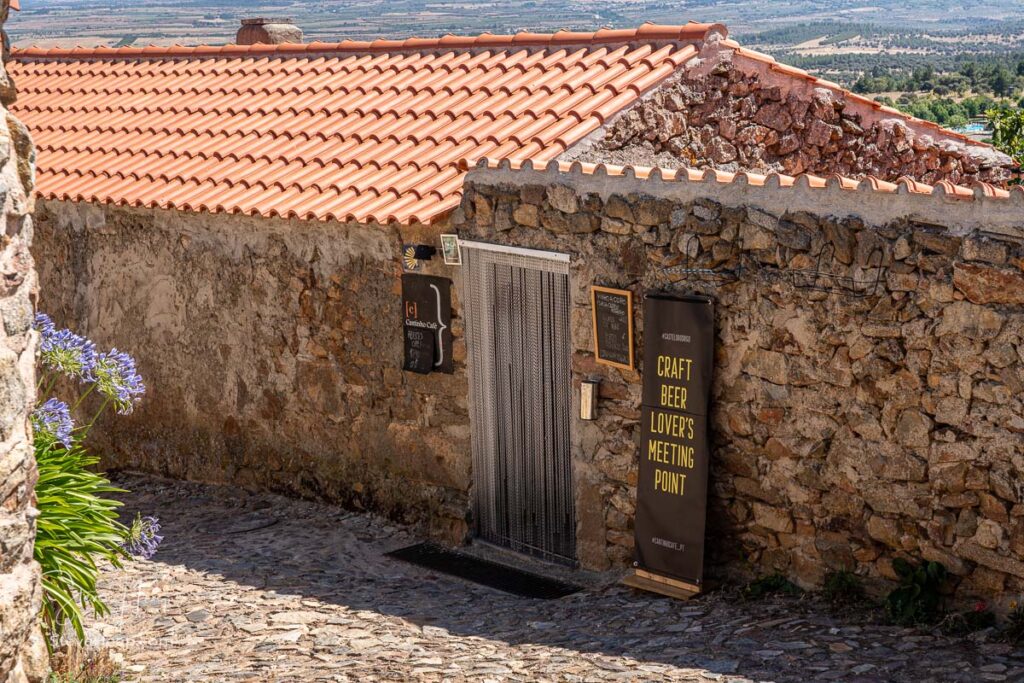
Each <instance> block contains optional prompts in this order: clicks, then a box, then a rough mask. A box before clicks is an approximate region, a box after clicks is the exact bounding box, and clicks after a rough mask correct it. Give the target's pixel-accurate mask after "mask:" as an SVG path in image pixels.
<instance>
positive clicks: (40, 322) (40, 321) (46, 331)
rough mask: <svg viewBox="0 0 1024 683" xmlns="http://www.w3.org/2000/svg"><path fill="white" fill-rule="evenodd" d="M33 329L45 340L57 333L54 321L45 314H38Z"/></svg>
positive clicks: (33, 322)
mask: <svg viewBox="0 0 1024 683" xmlns="http://www.w3.org/2000/svg"><path fill="white" fill-rule="evenodd" d="M32 329H33V330H36V331H37V332H39V333H40V334H41V335H42V337H43V339H46V338H47V337H49V336H51V335H52V334H53V333H54V332H56V331H57V328H56V326H55V325H54V324H53V321H52V320H50V316H48V315H46V314H45V313H36V317H35V319H34V320H33V321H32Z"/></svg>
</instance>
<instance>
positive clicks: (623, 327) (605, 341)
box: [590, 287, 633, 370]
mask: <svg viewBox="0 0 1024 683" xmlns="http://www.w3.org/2000/svg"><path fill="white" fill-rule="evenodd" d="M590 303H591V307H592V310H593V316H594V357H595V358H596V360H597V362H598V363H604V364H605V365H612V366H614V367H618V368H625V369H628V370H632V369H633V293H632V292H630V291H629V290H625V289H609V288H608V287H591V288H590Z"/></svg>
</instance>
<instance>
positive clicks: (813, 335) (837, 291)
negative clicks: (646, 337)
mask: <svg viewBox="0 0 1024 683" xmlns="http://www.w3.org/2000/svg"><path fill="white" fill-rule="evenodd" d="M1022 199H1024V193H1015V195H1014V198H1013V199H1010V200H987V199H977V200H974V201H957V200H953V199H951V198H948V197H942V196H924V195H913V194H890V193H874V192H868V193H866V192H855V191H848V190H841V189H839V188H838V187H832V188H828V189H810V188H808V187H806V186H804V185H802V184H798V186H797V187H794V188H786V189H780V188H771V187H755V186H750V185H746V184H744V183H738V182H737V183H733V184H721V183H716V182H714V181H710V180H709V181H705V182H666V181H661V180H660V179H657V178H655V179H651V180H646V181H645V180H638V179H634V178H632V177H614V178H609V177H606V176H604V175H599V176H587V175H584V174H582V173H579V172H572V173H559V172H558V171H557V170H549V171H543V172H542V171H533V170H520V171H512V170H509V169H507V168H504V169H499V170H493V169H492V170H475V171H473V172H472V173H471V174H470V176H469V180H468V184H467V192H466V195H465V198H464V201H463V204H462V207H461V208H460V209H459V210H457V211H456V214H455V215H454V216H453V217H452V222H453V226H454V227H455V228H456V229H457V230H458V231H459V233H460V234H461V235H462V236H463V237H464V238H471V239H481V240H487V241H492V242H500V243H505V244H510V245H516V246H521V247H534V248H540V249H550V250H555V251H560V252H565V253H569V254H571V255H572V270H571V280H572V285H571V287H572V291H573V304H574V310H573V345H574V349H575V352H574V359H573V367H574V377H575V381H576V383H578V382H579V380H580V379H581V378H583V377H585V376H595V375H596V376H600V377H601V379H602V381H601V384H600V395H601V400H600V404H599V408H598V412H599V417H598V420H597V421H595V422H580V421H575V422H574V425H573V437H572V438H573V453H574V459H575V462H574V475H575V477H576V486H577V510H578V515H579V517H580V522H579V535H580V544H579V546H580V553H581V560H582V561H583V564H584V565H585V566H589V567H591V568H596V569H600V568H606V567H610V566H615V567H622V566H625V565H626V563H627V562H628V561H629V560H630V559H631V558H632V545H633V536H632V519H633V514H634V501H635V482H636V476H637V469H636V468H637V457H638V456H637V453H638V440H639V431H640V430H639V424H638V421H639V415H640V413H639V407H640V374H639V373H638V372H632V371H623V370H617V369H613V368H609V367H607V366H603V365H597V364H595V362H594V358H593V340H592V336H591V323H590V320H591V318H590V316H591V312H590V302H589V293H588V292H589V287H590V285H591V284H602V285H608V286H615V287H624V288H629V289H631V290H633V291H634V293H635V296H636V297H637V300H638V301H639V300H640V297H642V295H643V293H644V292H646V291H649V290H651V289H667V290H669V291H677V292H683V291H700V292H704V293H708V294H711V295H712V296H713V297H714V298H715V303H716V313H717V319H716V332H717V338H718V344H717V348H716V355H715V358H716V367H715V377H714V387H713V414H712V425H713V432H714V435H713V439H714V452H713V456H712V482H711V488H710V496H709V497H710V512H709V529H708V535H707V539H708V540H707V544H708V551H709V553H710V560H709V562H710V564H711V565H712V567H711V569H712V572H713V573H714V572H720V571H722V570H723V568H724V569H727V570H730V571H731V570H743V569H744V568H747V569H748V570H749V569H756V570H758V571H773V570H778V571H781V572H784V573H785V574H787V575H789V576H790V577H792V578H793V579H794V580H796V581H797V582H799V583H800V584H802V585H804V586H813V585H820V582H821V580H822V578H823V575H824V573H825V572H826V571H828V570H830V569H841V568H845V569H850V570H854V571H856V572H857V573H858V574H860V575H862V576H864V577H867V578H868V579H869V580H870V583H871V584H872V585H875V586H878V587H881V586H883V585H884V584H885V582H886V581H888V580H892V579H894V573H893V570H892V565H891V563H892V560H893V559H894V558H896V557H910V558H917V559H920V558H927V559H931V560H938V561H940V562H942V563H943V564H945V565H946V566H947V567H948V568H949V569H950V571H951V572H952V573H953V574H954V575H955V577H957V581H958V582H959V588H960V593H959V594H960V595H961V596H967V595H985V596H988V597H992V596H998V595H1001V594H1006V595H1013V594H1020V593H1021V592H1024V475H1022V472H1024V451H1022V449H1021V439H1022V433H1024V401H1022V397H1024V272H1022V269H1024V243H1022V241H1021V239H1020V236H1021V235H1024V201H1022ZM985 231H988V232H985ZM995 233H1000V234H995ZM673 266H680V267H688V268H692V267H697V268H706V269H711V270H713V271H715V272H716V275H715V276H714V277H715V278H716V279H715V281H704V280H697V279H692V278H691V279H681V276H680V275H678V274H675V275H673V274H672V271H671V270H666V269H667V268H668V269H671V268H672V267H673ZM816 271H824V274H821V275H817V276H814V275H810V274H809V273H811V272H816ZM811 285H814V286H811ZM635 315H636V318H637V321H636V322H637V328H638V337H639V339H638V342H637V351H638V352H641V351H642V348H643V347H642V335H643V320H642V319H641V315H640V307H639V306H637V309H636V312H635ZM642 366H643V359H642V357H641V358H640V360H639V367H641V368H642Z"/></svg>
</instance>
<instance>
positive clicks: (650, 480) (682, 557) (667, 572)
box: [634, 294, 714, 590]
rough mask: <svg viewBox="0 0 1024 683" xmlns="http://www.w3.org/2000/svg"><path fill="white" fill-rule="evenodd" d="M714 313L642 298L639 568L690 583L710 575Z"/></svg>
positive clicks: (686, 300) (672, 300)
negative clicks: (706, 560) (708, 534)
mask: <svg viewBox="0 0 1024 683" xmlns="http://www.w3.org/2000/svg"><path fill="white" fill-rule="evenodd" d="M713 351H714V307H713V305H712V303H711V300H710V299H708V298H707V297H702V296H672V295H666V294H648V295H647V296H645V297H644V366H643V394H642V396H643V403H642V406H641V417H640V419H641V425H640V427H641V434H640V463H639V465H640V466H639V473H638V475H639V476H638V481H637V505H636V519H635V522H634V528H635V532H636V559H637V566H638V567H639V568H641V569H643V570H645V571H648V572H651V573H655V574H658V575H661V576H666V577H673V578H676V579H681V580H683V581H686V582H690V583H692V584H694V585H695V586H697V589H698V590H699V587H700V584H701V581H702V579H703V573H704V523H705V517H706V512H707V486H708V460H709V456H710V451H709V440H708V426H707V423H708V409H709V403H710V397H711V370H712V364H713V362H714V355H713Z"/></svg>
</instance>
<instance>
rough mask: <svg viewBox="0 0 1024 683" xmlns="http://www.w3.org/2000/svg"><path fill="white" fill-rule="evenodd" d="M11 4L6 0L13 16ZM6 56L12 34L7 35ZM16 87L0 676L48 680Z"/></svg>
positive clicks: (0, 427) (1, 444) (6, 191)
mask: <svg viewBox="0 0 1024 683" xmlns="http://www.w3.org/2000/svg"><path fill="white" fill-rule="evenodd" d="M8 9H9V7H8V2H7V1H6V0H4V2H3V3H2V4H0V22H2V21H6V19H7V13H8ZM3 48H4V57H5V59H6V56H7V55H6V53H7V36H6V34H5V35H4V36H3ZM13 99H14V87H13V84H12V83H11V82H10V81H9V79H8V78H7V75H6V73H5V72H4V71H3V69H2V68H0V104H2V105H3V106H2V107H0V204H2V212H3V217H4V221H5V222H4V225H5V226H6V230H5V231H4V236H3V240H2V243H0V273H2V275H3V279H2V282H0V321H2V323H3V326H2V328H0V681H2V682H3V683H22V682H23V681H41V680H42V679H43V677H44V675H45V673H46V668H47V663H46V649H45V646H44V645H43V642H42V635H41V633H40V631H39V623H38V614H39V607H40V601H41V600H42V590H41V588H40V585H39V565H38V564H36V562H35V561H34V560H33V559H32V546H33V541H34V539H35V518H36V510H35V508H34V507H33V504H34V502H35V497H34V492H33V490H34V487H35V481H36V467H35V460H34V458H33V451H32V439H31V431H30V429H29V425H28V420H27V417H28V412H29V410H31V407H32V403H33V401H34V399H35V348H36V346H35V335H34V333H33V332H32V331H31V323H32V308H33V306H32V305H33V299H34V297H35V293H36V275H35V270H34V268H33V264H32V255H31V254H30V253H29V246H30V244H31V242H32V218H31V216H29V215H28V214H29V213H30V212H31V210H32V200H31V196H30V193H31V191H32V183H33V163H34V158H35V153H34V150H33V148H32V142H31V140H30V139H29V136H28V132H27V131H26V130H25V128H24V126H22V125H21V123H20V122H18V121H17V120H16V119H15V118H13V117H12V116H10V115H9V114H8V113H7V110H6V108H7V106H9V105H10V104H11V102H12V101H13Z"/></svg>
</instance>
